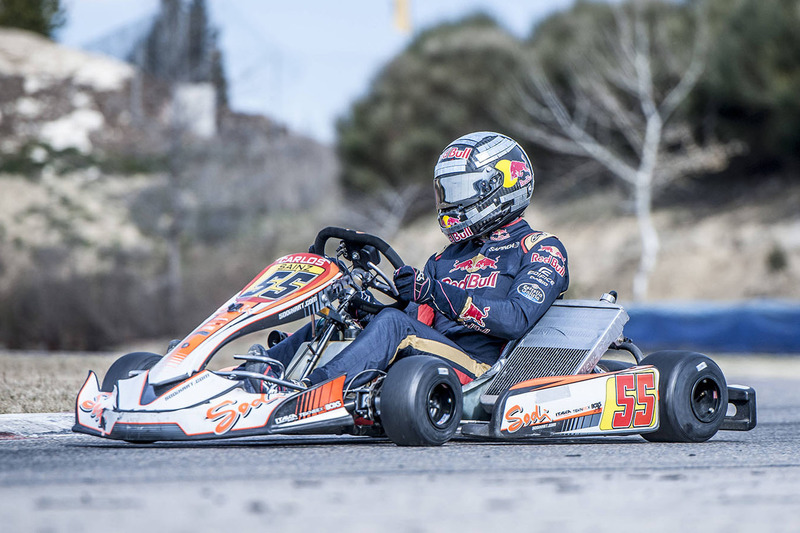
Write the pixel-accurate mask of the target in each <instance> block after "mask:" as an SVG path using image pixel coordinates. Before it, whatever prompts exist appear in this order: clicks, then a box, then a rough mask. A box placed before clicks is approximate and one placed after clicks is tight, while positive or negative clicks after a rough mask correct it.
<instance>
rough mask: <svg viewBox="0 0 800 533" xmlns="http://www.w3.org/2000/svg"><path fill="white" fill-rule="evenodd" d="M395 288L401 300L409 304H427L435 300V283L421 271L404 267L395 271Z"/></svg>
mask: <svg viewBox="0 0 800 533" xmlns="http://www.w3.org/2000/svg"><path fill="white" fill-rule="evenodd" d="M394 286H395V287H396V288H397V292H398V293H399V294H400V298H402V299H403V300H406V301H408V302H416V303H418V304H426V303H428V302H430V301H431V300H432V299H433V283H432V282H431V279H430V278H429V277H428V276H427V275H426V274H425V272H423V271H421V270H417V269H416V268H414V267H412V266H409V265H403V266H402V267H400V268H398V269H397V270H395V271H394Z"/></svg>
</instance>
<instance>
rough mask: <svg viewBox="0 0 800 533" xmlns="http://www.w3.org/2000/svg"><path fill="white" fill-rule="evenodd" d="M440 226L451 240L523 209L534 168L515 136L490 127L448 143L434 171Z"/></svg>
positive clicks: (500, 223) (500, 222)
mask: <svg viewBox="0 0 800 533" xmlns="http://www.w3.org/2000/svg"><path fill="white" fill-rule="evenodd" d="M433 187H434V189H435V191H436V210H437V211H438V217H439V228H441V230H442V233H444V234H445V235H446V236H447V238H448V239H450V242H459V241H463V240H467V239H472V238H475V237H479V236H481V235H486V234H488V233H490V232H492V231H494V230H496V229H498V228H500V227H501V226H503V225H505V224H507V223H509V222H511V221H512V220H513V219H514V218H515V217H517V216H519V215H520V214H522V212H523V211H524V210H525V208H526V207H528V204H530V201H531V196H532V195H533V167H532V166H531V162H530V160H529V159H528V156H527V155H526V154H525V151H524V150H523V149H522V147H521V146H520V145H519V144H517V142H516V141H514V139H511V138H510V137H507V136H506V135H502V134H500V133H494V132H489V131H479V132H475V133H470V134H468V135H464V136H463V137H459V138H458V139H456V140H455V141H453V142H451V143H450V144H448V145H447V147H446V148H445V149H444V151H443V152H442V155H440V156H439V161H438V162H437V163H436V167H435V169H434V171H433Z"/></svg>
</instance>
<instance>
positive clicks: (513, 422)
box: [504, 405, 553, 433]
mask: <svg viewBox="0 0 800 533" xmlns="http://www.w3.org/2000/svg"><path fill="white" fill-rule="evenodd" d="M504 418H505V421H506V422H508V428H507V429H508V432H509V433H516V432H517V431H519V430H520V429H522V428H524V427H528V426H538V425H540V424H549V423H551V422H553V419H552V418H550V414H549V411H548V410H547V409H542V408H541V407H540V406H538V405H535V406H534V408H533V411H532V412H530V413H526V412H525V410H524V409H523V408H522V407H520V406H519V405H514V406H512V407H511V408H509V409H508V410H507V411H506V414H505V416H504Z"/></svg>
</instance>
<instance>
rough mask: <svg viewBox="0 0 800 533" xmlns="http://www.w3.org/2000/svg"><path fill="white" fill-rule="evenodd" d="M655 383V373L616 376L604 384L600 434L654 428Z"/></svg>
mask: <svg viewBox="0 0 800 533" xmlns="http://www.w3.org/2000/svg"><path fill="white" fill-rule="evenodd" d="M657 404H658V379H657V378H656V372H655V370H651V371H649V372H643V373H637V374H616V375H614V376H612V377H609V378H608V380H606V407H605V409H603V417H602V418H601V419H600V429H601V430H606V431H608V430H612V429H629V428H647V427H653V426H654V425H655V424H656V421H657V418H656V405H657Z"/></svg>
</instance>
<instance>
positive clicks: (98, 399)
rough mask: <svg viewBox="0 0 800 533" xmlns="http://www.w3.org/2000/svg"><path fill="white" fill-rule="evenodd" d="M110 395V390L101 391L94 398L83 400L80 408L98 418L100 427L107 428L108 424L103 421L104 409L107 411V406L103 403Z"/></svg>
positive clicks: (90, 416)
mask: <svg viewBox="0 0 800 533" xmlns="http://www.w3.org/2000/svg"><path fill="white" fill-rule="evenodd" d="M110 396H111V393H110V392H101V393H99V394H98V395H97V396H95V397H94V398H93V399H91V400H84V401H83V402H81V404H80V405H79V406H78V408H79V409H80V410H81V411H83V412H84V413H89V418H91V419H93V420H96V421H97V425H98V427H100V428H102V429H105V427H106V424H105V422H104V421H103V411H105V408H104V407H103V404H104V403H105V402H106V400H108V398H109V397H110Z"/></svg>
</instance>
